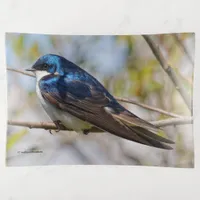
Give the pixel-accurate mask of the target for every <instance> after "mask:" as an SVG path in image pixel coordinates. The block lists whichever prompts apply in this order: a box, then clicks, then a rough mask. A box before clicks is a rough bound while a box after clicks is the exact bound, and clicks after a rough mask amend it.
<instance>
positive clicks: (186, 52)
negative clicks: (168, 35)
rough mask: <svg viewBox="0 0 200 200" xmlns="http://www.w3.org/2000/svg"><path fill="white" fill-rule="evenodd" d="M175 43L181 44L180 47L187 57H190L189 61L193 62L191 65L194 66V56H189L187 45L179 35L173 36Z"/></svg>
mask: <svg viewBox="0 0 200 200" xmlns="http://www.w3.org/2000/svg"><path fill="white" fill-rule="evenodd" d="M172 35H173V37H174V39H175V41H176V42H177V43H178V44H179V47H180V48H181V49H182V51H183V52H184V53H185V55H186V56H187V57H188V60H189V61H190V62H191V64H192V65H193V66H194V61H193V59H192V56H191V55H190V54H189V52H188V50H187V48H186V47H185V45H184V44H183V42H182V41H181V39H180V37H179V35H178V34H172Z"/></svg>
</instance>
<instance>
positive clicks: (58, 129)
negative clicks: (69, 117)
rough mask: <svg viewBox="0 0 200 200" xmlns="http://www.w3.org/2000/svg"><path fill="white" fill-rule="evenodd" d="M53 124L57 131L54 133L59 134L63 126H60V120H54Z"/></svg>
mask: <svg viewBox="0 0 200 200" xmlns="http://www.w3.org/2000/svg"><path fill="white" fill-rule="evenodd" d="M53 122H54V124H55V125H56V128H57V130H55V132H59V131H60V130H61V128H62V127H63V125H62V124H61V121H60V120H56V121H53ZM51 131H52V130H49V133H51V134H52V132H51Z"/></svg>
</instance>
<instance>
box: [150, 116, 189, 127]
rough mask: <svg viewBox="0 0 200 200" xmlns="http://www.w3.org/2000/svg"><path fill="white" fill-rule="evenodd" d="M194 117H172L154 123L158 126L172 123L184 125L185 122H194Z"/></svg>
mask: <svg viewBox="0 0 200 200" xmlns="http://www.w3.org/2000/svg"><path fill="white" fill-rule="evenodd" d="M192 123H193V118H192V117H181V118H171V119H164V120H159V121H154V122H152V124H153V125H155V126H157V127H165V126H171V125H174V126H175V125H184V124H192Z"/></svg>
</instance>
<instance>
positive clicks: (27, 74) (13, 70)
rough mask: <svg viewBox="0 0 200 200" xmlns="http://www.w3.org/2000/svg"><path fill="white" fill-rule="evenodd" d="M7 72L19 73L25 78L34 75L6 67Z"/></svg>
mask: <svg viewBox="0 0 200 200" xmlns="http://www.w3.org/2000/svg"><path fill="white" fill-rule="evenodd" d="M7 70H9V71H12V72H17V73H20V74H23V75H26V76H31V77H35V75H34V74H31V73H28V72H24V71H22V70H19V69H13V68H10V67H7Z"/></svg>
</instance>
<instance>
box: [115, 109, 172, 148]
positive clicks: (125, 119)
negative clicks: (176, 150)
mask: <svg viewBox="0 0 200 200" xmlns="http://www.w3.org/2000/svg"><path fill="white" fill-rule="evenodd" d="M112 115H113V117H114V118H115V119H116V120H117V121H118V122H119V123H120V124H121V125H124V126H125V127H126V128H127V130H129V135H130V137H131V134H130V133H132V134H133V133H134V135H135V137H134V139H135V141H136V142H138V143H141V144H145V145H148V146H153V147H157V148H162V149H173V148H172V147H171V146H169V145H167V144H174V142H173V141H171V140H169V139H167V138H164V137H161V136H159V135H158V133H161V132H163V130H161V129H160V128H157V127H156V126H154V125H153V124H151V123H148V122H146V121H144V120H142V119H140V118H138V117H137V116H135V115H134V114H132V113H130V112H129V111H124V112H122V113H120V114H112ZM136 136H137V137H136ZM126 139H131V138H128V137H126ZM166 143H167V144H166Z"/></svg>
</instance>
